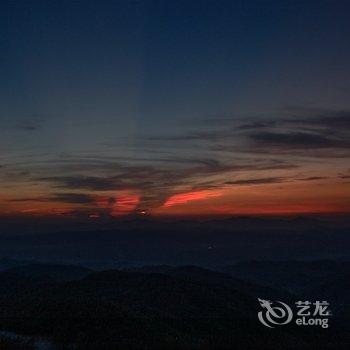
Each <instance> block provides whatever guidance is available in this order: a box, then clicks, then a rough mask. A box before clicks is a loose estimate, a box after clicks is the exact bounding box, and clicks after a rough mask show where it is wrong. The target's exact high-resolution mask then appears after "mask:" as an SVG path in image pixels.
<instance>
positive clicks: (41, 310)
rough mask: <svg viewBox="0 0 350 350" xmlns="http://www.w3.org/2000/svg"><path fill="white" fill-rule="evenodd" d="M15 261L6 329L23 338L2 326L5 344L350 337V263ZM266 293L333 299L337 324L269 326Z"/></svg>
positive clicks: (3, 294) (231, 342)
mask: <svg viewBox="0 0 350 350" xmlns="http://www.w3.org/2000/svg"><path fill="white" fill-rule="evenodd" d="M6 264H7V265H6ZM17 264H18V266H14V265H16V262H15V261H13V260H11V261H10V260H8V259H7V260H2V263H1V261H0V266H3V268H2V272H1V273H0V330H2V331H7V332H9V331H10V332H13V333H15V334H17V335H21V337H18V338H16V337H13V336H12V337H8V335H7V333H6V334H5V335H4V333H2V337H1V340H0V349H82V350H88V349H96V350H97V349H98V350H100V349H101V350H102V349H106V350H107V349H108V350H113V349H234V348H238V349H282V348H283V349H348V345H349V343H350V332H349V319H350V318H349V315H350V312H349V299H348V291H349V277H350V263H348V262H335V261H314V262H310V263H307V262H294V261H288V262H284V263H283V264H281V263H273V262H260V263H259V262H247V263H243V262H241V263H238V264H235V265H230V266H224V267H222V268H221V270H222V271H213V270H208V269H204V268H200V267H195V266H180V267H172V266H167V265H162V266H145V267H141V268H132V269H128V270H125V269H124V270H106V271H97V272H96V271H92V270H90V269H88V268H85V267H79V266H68V265H53V264H32V263H31V264H26V263H24V262H18V263H17ZM5 265H6V267H5ZM9 265H11V266H12V267H9ZM310 276H312V277H313V278H309V277H310ZM258 298H263V299H269V300H283V301H284V302H286V303H290V304H292V303H294V302H295V301H296V300H308V299H310V300H328V301H329V302H330V303H331V307H332V312H333V315H332V316H331V319H330V321H329V323H330V326H329V328H327V329H324V328H321V327H320V326H314V327H300V326H296V325H293V324H288V325H284V326H277V327H276V328H274V329H269V328H267V327H265V326H263V325H262V324H260V323H259V321H258V318H257V312H258V311H259V310H260V305H259V302H258ZM0 334H1V333H0ZM39 337H41V338H43V339H45V342H44V343H42V342H41V343H40V341H38V339H39Z"/></svg>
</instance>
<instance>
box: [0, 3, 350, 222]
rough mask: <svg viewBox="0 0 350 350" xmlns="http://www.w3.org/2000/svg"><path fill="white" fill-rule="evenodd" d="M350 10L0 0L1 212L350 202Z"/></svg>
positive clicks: (102, 212) (323, 206)
mask: <svg viewBox="0 0 350 350" xmlns="http://www.w3.org/2000/svg"><path fill="white" fill-rule="evenodd" d="M349 10H350V2H349V1H342V0H332V1H325V0H318V1H311V0H310V1H295V0H293V1H282V0H281V1H220V0H215V1H197V0H196V1H182V0H177V1H131V0H129V1H103V0H100V1H96V0H94V1H91V0H90V1H89V0H85V1H65V0H62V1H55V0H52V1H43V0H36V1H28V0H26V1H24V0H22V1H21V0H17V1H9V0H4V1H1V4H0V33H1V35H0V57H1V59H0V74H1V80H0V181H1V182H0V183H1V187H0V215H1V216H13V217H16V216H18V215H28V216H36V215H44V216H50V215H53V216H60V215H61V216H62V215H63V216H74V215H79V216H81V215H82V216H84V217H87V218H90V219H94V220H95V219H98V218H100V217H103V216H108V217H115V218H119V217H124V216H126V215H153V216H179V217H184V216H206V215H242V214H244V215H256V214H260V215H265V214H268V215H279V214H281V215H290V214H300V213H302V214H304V213H348V212H350V200H349V197H350V186H349V183H350V161H349V156H350V129H349V128H350V99H349V94H350V83H349V82H350V66H349V61H350V45H349V37H350V22H349V20H348V14H349Z"/></svg>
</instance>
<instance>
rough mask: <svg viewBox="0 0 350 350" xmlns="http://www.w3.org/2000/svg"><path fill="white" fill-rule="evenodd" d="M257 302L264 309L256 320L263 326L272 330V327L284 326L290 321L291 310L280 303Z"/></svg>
mask: <svg viewBox="0 0 350 350" xmlns="http://www.w3.org/2000/svg"><path fill="white" fill-rule="evenodd" d="M258 300H259V303H260V305H261V307H262V308H263V309H264V310H263V311H259V312H258V318H259V321H260V322H261V323H262V324H263V325H264V326H266V327H269V328H274V325H284V324H287V323H289V322H290V321H291V320H292V318H293V312H292V309H291V308H290V307H289V306H288V305H287V304H285V303H282V301H275V302H272V301H269V300H263V299H258Z"/></svg>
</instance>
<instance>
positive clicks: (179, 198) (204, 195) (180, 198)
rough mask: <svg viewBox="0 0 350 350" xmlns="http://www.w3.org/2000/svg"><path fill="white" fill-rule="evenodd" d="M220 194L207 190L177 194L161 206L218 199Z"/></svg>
mask: <svg viewBox="0 0 350 350" xmlns="http://www.w3.org/2000/svg"><path fill="white" fill-rule="evenodd" d="M221 194H222V192H221V191H209V190H203V191H193V192H187V193H179V194H175V195H173V196H171V197H170V198H168V199H167V200H166V202H165V203H164V204H163V206H164V207H172V206H174V205H179V204H184V203H187V202H190V201H198V200H203V199H208V198H213V197H220V196H221Z"/></svg>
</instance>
